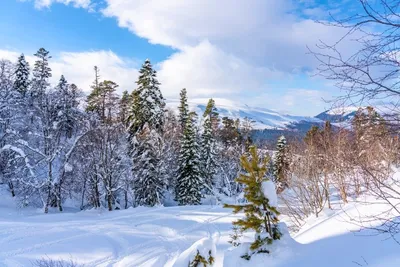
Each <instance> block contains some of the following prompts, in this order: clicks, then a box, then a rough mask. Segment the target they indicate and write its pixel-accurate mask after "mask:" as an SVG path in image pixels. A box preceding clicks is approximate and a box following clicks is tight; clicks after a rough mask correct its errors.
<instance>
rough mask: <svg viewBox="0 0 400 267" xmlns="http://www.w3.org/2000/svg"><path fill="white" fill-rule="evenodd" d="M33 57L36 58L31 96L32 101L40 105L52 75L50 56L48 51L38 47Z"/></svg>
mask: <svg viewBox="0 0 400 267" xmlns="http://www.w3.org/2000/svg"><path fill="white" fill-rule="evenodd" d="M35 57H37V60H36V61H35V65H34V68H33V79H32V86H31V96H32V98H33V100H34V101H37V102H38V103H39V104H40V105H42V104H43V101H44V99H43V98H44V94H45V92H46V89H47V88H48V87H49V85H50V84H49V82H48V80H49V78H51V76H52V75H51V68H50V67H49V59H50V58H51V56H50V55H49V51H47V50H46V49H44V48H40V49H39V50H38V52H36V54H35Z"/></svg>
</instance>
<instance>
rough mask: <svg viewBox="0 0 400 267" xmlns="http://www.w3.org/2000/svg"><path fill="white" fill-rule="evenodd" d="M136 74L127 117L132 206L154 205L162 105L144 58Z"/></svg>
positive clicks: (159, 181) (158, 193)
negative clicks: (132, 182) (131, 175)
mask: <svg viewBox="0 0 400 267" xmlns="http://www.w3.org/2000/svg"><path fill="white" fill-rule="evenodd" d="M139 73H140V75H139V79H138V81H137V84H138V88H137V89H136V90H134V91H133V93H132V98H133V103H132V107H131V110H130V114H129V117H128V129H127V131H128V143H129V148H128V152H129V154H130V156H131V158H132V163H133V176H134V177H135V182H134V192H135V199H136V203H137V204H138V205H147V206H154V205H156V204H158V203H160V201H161V197H162V191H163V190H164V179H163V177H162V174H161V172H160V168H161V166H160V164H161V162H160V158H161V156H160V154H161V152H162V148H163V143H162V139H161V132H162V129H163V125H164V108H165V102H164V98H163V96H162V94H161V91H160V89H159V85H160V83H159V82H158V80H157V75H156V71H155V70H153V67H152V65H151V63H150V60H148V59H146V61H145V62H144V64H143V65H142V68H141V69H140V71H139Z"/></svg>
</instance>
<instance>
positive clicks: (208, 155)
mask: <svg viewBox="0 0 400 267" xmlns="http://www.w3.org/2000/svg"><path fill="white" fill-rule="evenodd" d="M203 117H204V118H205V120H204V123H203V133H202V136H201V152H200V157H201V159H200V160H201V174H202V177H203V179H204V183H205V187H206V189H207V191H209V192H212V188H213V186H214V181H213V179H214V176H215V174H216V172H217V167H218V164H217V161H216V157H217V151H216V140H215V135H216V133H215V127H213V122H214V125H215V123H216V122H218V112H217V109H216V107H215V102H214V100H213V99H210V100H209V101H208V104H207V107H206V110H205V112H204V115H203Z"/></svg>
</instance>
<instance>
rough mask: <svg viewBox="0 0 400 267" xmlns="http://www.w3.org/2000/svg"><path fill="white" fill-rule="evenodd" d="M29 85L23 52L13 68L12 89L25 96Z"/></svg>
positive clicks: (26, 63)
mask: <svg viewBox="0 0 400 267" xmlns="http://www.w3.org/2000/svg"><path fill="white" fill-rule="evenodd" d="M28 87H29V64H28V62H26V60H25V56H24V54H21V55H20V56H19V57H18V61H17V64H16V69H15V81H14V90H16V91H18V92H19V93H20V94H21V95H22V96H25V94H26V92H27V91H28Z"/></svg>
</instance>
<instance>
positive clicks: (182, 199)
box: [176, 113, 203, 205]
mask: <svg viewBox="0 0 400 267" xmlns="http://www.w3.org/2000/svg"><path fill="white" fill-rule="evenodd" d="M198 151H199V148H198V144H197V136H196V130H195V126H194V114H193V113H191V114H190V115H189V118H188V120H187V122H186V126H185V131H184V133H183V136H182V140H181V149H180V152H179V168H178V177H177V184H176V200H177V201H178V202H179V205H197V204H200V200H201V190H202V187H203V186H202V185H203V180H202V179H201V176H200V162H199V152H198Z"/></svg>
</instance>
